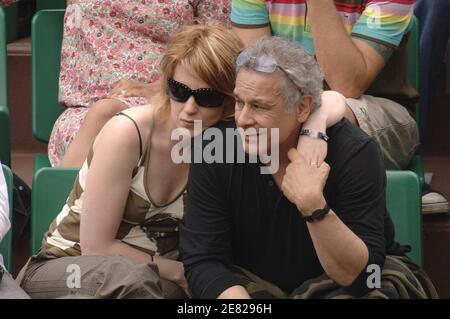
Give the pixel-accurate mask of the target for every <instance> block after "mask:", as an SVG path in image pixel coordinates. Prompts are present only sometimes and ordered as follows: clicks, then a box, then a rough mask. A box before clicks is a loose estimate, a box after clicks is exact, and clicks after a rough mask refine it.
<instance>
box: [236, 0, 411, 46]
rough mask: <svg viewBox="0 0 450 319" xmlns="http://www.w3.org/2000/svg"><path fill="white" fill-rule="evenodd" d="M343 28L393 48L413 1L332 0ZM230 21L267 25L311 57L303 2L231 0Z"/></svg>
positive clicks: (354, 34)
mask: <svg viewBox="0 0 450 319" xmlns="http://www.w3.org/2000/svg"><path fill="white" fill-rule="evenodd" d="M334 3H335V5H336V9H337V12H338V14H339V15H340V17H341V19H342V22H343V24H344V26H345V29H346V30H347V32H348V33H349V34H351V35H352V36H354V37H360V38H364V39H367V40H371V41H375V42H378V43H382V44H384V45H386V46H389V47H392V48H397V46H398V45H399V44H400V42H401V40H402V37H403V34H404V33H405V32H407V31H409V30H408V27H409V24H410V21H411V17H412V14H413V3H414V0H390V1H381V0H340V1H336V0H335V1H334ZM231 22H232V24H234V25H235V26H237V27H241V28H242V27H244V28H245V27H246V28H249V27H260V26H267V25H270V27H271V29H272V34H273V35H275V36H280V37H284V38H288V39H289V40H291V41H293V42H296V43H299V44H300V45H301V46H302V47H303V48H304V49H305V50H306V51H307V52H308V53H310V54H314V45H313V37H312V32H311V25H310V24H309V23H308V6H307V4H306V1H305V0H233V2H232V10H231Z"/></svg>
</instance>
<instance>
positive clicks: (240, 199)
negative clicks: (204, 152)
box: [180, 120, 394, 298]
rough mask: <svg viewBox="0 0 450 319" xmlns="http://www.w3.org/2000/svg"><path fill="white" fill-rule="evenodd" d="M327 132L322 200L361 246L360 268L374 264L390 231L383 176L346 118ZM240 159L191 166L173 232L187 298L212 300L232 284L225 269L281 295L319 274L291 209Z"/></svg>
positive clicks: (370, 147)
mask: <svg viewBox="0 0 450 319" xmlns="http://www.w3.org/2000/svg"><path fill="white" fill-rule="evenodd" d="M227 127H228V128H234V127H235V124H234V122H223V123H221V124H219V125H218V128H219V129H220V130H221V131H222V132H223V135H224V136H226V134H225V130H226V128H227ZM327 134H328V135H329V136H330V140H329V142H328V155H327V158H326V160H325V161H326V162H327V163H328V164H329V165H330V167H331V171H330V174H329V177H328V180H327V183H326V185H325V189H324V195H325V199H326V201H327V203H328V205H329V206H330V207H331V209H332V210H333V211H334V212H335V213H336V214H337V216H338V217H339V218H340V219H341V220H342V221H343V222H344V223H345V224H346V225H347V226H348V227H349V228H350V229H351V230H352V231H353V232H354V233H355V234H356V235H357V236H358V237H359V238H361V240H363V241H364V243H365V244H366V245H367V247H368V250H369V261H368V264H378V265H380V266H381V267H382V266H383V264H384V259H385V253H386V247H390V246H391V245H392V244H393V238H394V228H393V225H392V222H391V220H390V217H389V215H388V212H387V209H386V199H385V184H386V174H385V168H384V166H383V163H382V159H381V156H380V152H379V149H378V146H377V145H376V143H375V142H374V141H373V140H372V139H371V138H370V137H369V136H367V135H366V134H365V133H364V132H362V131H361V130H360V129H359V128H357V127H355V126H353V125H352V124H350V123H349V122H348V121H346V120H342V121H340V122H339V123H338V124H336V125H334V126H333V127H332V128H330V129H328V130H327ZM225 144H226V143H224V145H225ZM236 144H237V147H242V146H241V145H240V144H239V143H236ZM234 153H235V154H236V153H237V152H236V150H235V152H234ZM223 157H224V158H226V149H225V147H224V148H223ZM246 159H247V160H246V163H241V164H232V163H224V164H222V163H211V164H207V163H193V164H191V167H190V173H189V182H188V204H187V208H186V211H185V215H184V220H183V223H182V225H181V229H180V232H181V251H182V258H183V263H184V266H185V271H186V275H187V280H188V283H189V286H190V288H191V290H192V292H193V294H194V296H195V297H200V298H216V297H217V296H218V295H219V294H220V293H222V292H223V291H224V290H226V289H227V288H229V287H231V286H234V285H239V284H240V281H239V278H237V277H236V276H235V275H234V273H233V272H232V270H231V269H230V267H229V266H230V265H238V266H240V267H243V268H245V269H247V270H248V271H250V272H252V273H254V274H256V275H257V276H259V277H260V278H262V279H264V280H266V281H269V282H271V283H273V284H275V285H277V286H278V287H280V288H281V289H282V290H284V291H285V292H286V293H287V294H290V293H291V292H292V291H293V290H294V289H295V288H297V287H299V286H300V285H301V284H302V283H303V282H305V281H306V280H308V279H311V278H314V277H317V276H319V275H321V274H322V273H324V270H323V268H322V266H321V264H320V262H319V259H318V257H317V254H316V251H315V249H314V246H313V243H312V240H311V237H310V234H309V231H308V228H307V226H306V222H305V220H304V219H303V218H302V215H301V213H300V212H299V211H298V210H297V207H296V206H295V205H294V204H292V203H291V202H289V200H288V199H287V198H286V197H285V196H284V195H283V194H282V192H281V191H280V190H279V189H278V186H277V185H276V184H275V181H274V179H273V177H272V175H264V174H261V173H260V167H261V165H262V164H261V163H248V157H247V158H246ZM367 275H369V274H366V272H365V270H364V271H363V272H362V273H361V274H360V276H359V277H358V278H357V279H356V280H355V282H354V283H353V284H352V285H351V286H350V287H347V290H348V291H349V292H350V293H353V294H355V295H360V294H362V293H364V292H366V291H367V290H368V289H367V285H366V278H367Z"/></svg>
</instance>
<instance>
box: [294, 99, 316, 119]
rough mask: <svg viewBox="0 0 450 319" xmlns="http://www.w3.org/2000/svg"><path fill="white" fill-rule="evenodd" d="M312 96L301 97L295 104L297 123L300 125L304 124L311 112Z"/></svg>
mask: <svg viewBox="0 0 450 319" xmlns="http://www.w3.org/2000/svg"><path fill="white" fill-rule="evenodd" d="M312 102H313V97H312V95H303V96H302V97H301V98H300V101H298V103H297V109H296V111H297V121H298V122H299V123H300V124H301V123H303V122H306V120H307V119H308V117H309V115H310V114H311V110H312Z"/></svg>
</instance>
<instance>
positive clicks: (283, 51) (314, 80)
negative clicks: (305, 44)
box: [236, 37, 323, 112]
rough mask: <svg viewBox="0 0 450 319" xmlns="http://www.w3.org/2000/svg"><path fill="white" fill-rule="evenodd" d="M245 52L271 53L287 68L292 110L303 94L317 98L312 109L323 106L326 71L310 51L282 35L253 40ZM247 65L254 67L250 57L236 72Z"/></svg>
mask: <svg viewBox="0 0 450 319" xmlns="http://www.w3.org/2000/svg"><path fill="white" fill-rule="evenodd" d="M243 52H246V54H248V56H250V57H252V59H257V58H258V57H261V56H270V57H272V58H273V59H274V60H275V61H276V63H277V65H278V67H279V68H280V69H281V70H282V71H284V72H283V73H285V78H284V83H283V86H282V94H283V97H284V101H285V103H286V109H287V110H288V111H292V110H293V108H294V107H295V105H296V104H297V103H298V101H299V99H300V98H301V96H302V93H303V95H311V96H312V97H313V102H312V112H314V111H315V110H316V109H317V108H318V107H320V103H321V99H320V96H321V94H322V92H323V90H322V85H323V84H322V83H323V74H322V72H321V70H320V67H319V65H318V63H317V62H316V60H315V59H314V57H313V56H311V55H309V54H308V53H306V51H305V50H304V49H303V48H301V47H300V46H298V45H295V44H294V43H292V42H290V41H288V40H285V39H282V38H279V37H263V38H260V39H258V40H257V41H255V42H254V43H252V44H251V45H250V46H248V47H247V48H246V49H245V50H244V51H243ZM243 67H245V68H250V69H253V68H252V63H250V60H249V61H247V62H246V63H245V64H244V65H241V66H237V67H236V71H237V72H239V70H240V69H241V68H243ZM255 71H257V70H255Z"/></svg>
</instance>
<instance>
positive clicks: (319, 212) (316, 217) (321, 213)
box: [306, 204, 330, 223]
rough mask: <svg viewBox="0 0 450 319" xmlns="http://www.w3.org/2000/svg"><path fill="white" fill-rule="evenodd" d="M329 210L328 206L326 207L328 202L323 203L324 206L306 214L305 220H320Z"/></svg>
mask: <svg viewBox="0 0 450 319" xmlns="http://www.w3.org/2000/svg"><path fill="white" fill-rule="evenodd" d="M329 212H330V207H328V204H325V207H324V208H322V209H317V210H315V211H314V212H313V213H312V214H311V215H310V216H307V217H306V221H307V222H310V223H311V222H313V221H315V220H322V219H324V217H325V216H326V215H327V214H328V213H329Z"/></svg>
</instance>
